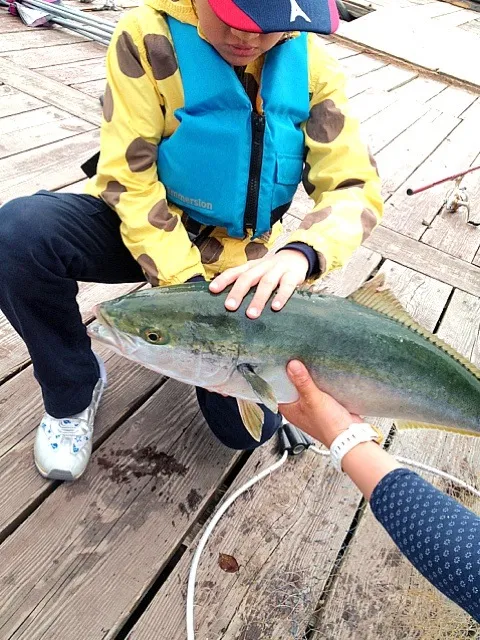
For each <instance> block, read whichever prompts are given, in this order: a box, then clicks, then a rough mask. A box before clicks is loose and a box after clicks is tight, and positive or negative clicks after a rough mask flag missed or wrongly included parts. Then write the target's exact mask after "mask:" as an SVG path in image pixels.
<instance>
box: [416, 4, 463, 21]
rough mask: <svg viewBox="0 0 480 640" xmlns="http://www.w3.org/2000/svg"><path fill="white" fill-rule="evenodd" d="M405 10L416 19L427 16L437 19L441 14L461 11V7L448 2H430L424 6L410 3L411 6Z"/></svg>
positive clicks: (422, 18)
mask: <svg viewBox="0 0 480 640" xmlns="http://www.w3.org/2000/svg"><path fill="white" fill-rule="evenodd" d="M403 11H404V12H405V13H406V14H408V15H410V16H412V18H414V19H415V20H424V19H425V18H432V19H436V18H438V17H439V16H445V15H449V14H452V13H454V14H455V13H459V11H460V9H459V8H458V7H455V6H453V5H448V4H446V3H439V2H429V3H428V4H424V5H422V6H418V5H417V6H415V5H410V6H409V7H405V8H404V9H403Z"/></svg>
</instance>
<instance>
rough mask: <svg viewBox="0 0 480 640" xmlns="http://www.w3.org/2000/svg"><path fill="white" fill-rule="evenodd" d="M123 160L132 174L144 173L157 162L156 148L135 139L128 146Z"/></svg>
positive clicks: (149, 143)
mask: <svg viewBox="0 0 480 640" xmlns="http://www.w3.org/2000/svg"><path fill="white" fill-rule="evenodd" d="M125 158H126V160H127V163H128V166H129V168H130V171H133V173H138V172H140V171H146V170H147V169H150V167H152V166H153V165H154V163H155V162H156V161H157V146H156V145H154V144H152V143H151V142H147V141H146V140H144V139H143V138H135V140H134V141H133V142H131V143H130V144H129V145H128V148H127V151H126V153H125Z"/></svg>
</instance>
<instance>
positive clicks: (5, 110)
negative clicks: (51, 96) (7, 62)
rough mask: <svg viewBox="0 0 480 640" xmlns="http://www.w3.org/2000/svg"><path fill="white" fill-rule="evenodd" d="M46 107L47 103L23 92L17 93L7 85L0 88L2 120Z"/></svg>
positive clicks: (0, 113) (0, 114) (0, 115)
mask: <svg viewBox="0 0 480 640" xmlns="http://www.w3.org/2000/svg"><path fill="white" fill-rule="evenodd" d="M45 106H46V103H45V102H42V101H41V100H38V98H33V97H32V96H29V95H28V94H26V93H23V92H22V91H17V90H16V89H13V88H12V87H10V86H9V85H7V84H3V85H1V86H0V118H5V117H7V116H11V115H14V114H16V113H23V112H24V111H32V109H38V108H39V107H45Z"/></svg>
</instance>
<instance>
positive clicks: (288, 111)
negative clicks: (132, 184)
mask: <svg viewBox="0 0 480 640" xmlns="http://www.w3.org/2000/svg"><path fill="white" fill-rule="evenodd" d="M168 23H169V27H170V31H171V34H172V38H173V41H174V45H175V51H176V54H177V59H178V64H179V68H180V73H181V76H182V83H183V90H184V94H185V106H184V107H183V108H181V109H177V110H176V111H175V116H176V117H177V119H178V120H179V122H180V124H179V126H178V127H177V129H176V131H175V132H174V133H173V134H172V135H171V136H170V137H169V138H166V139H164V140H163V141H162V142H161V143H160V145H159V150H158V174H159V179H160V180H161V182H163V184H164V185H165V188H166V190H167V198H168V200H169V201H170V202H172V203H174V204H176V205H178V206H179V207H181V208H182V210H183V211H185V212H186V213H187V215H189V216H190V217H192V218H193V219H194V220H196V221H197V222H199V223H200V224H204V225H213V226H220V227H226V229H227V232H228V234H229V235H230V236H232V237H235V238H243V237H244V236H245V233H246V231H247V230H252V231H253V232H254V237H258V236H260V235H262V234H263V233H265V232H267V231H269V230H270V229H271V227H272V225H273V224H274V223H275V222H276V221H277V220H279V219H280V218H281V217H282V215H283V214H284V213H285V212H286V211H287V210H288V208H289V206H290V203H291V201H292V199H293V196H294V195H295V191H296V189H297V187H298V184H299V182H300V180H301V175H302V170H303V159H304V134H303V131H302V130H301V128H300V125H301V124H302V123H303V122H304V121H305V120H306V119H307V118H308V114H309V94H308V60H307V36H306V34H302V35H300V36H299V37H298V38H294V39H292V40H289V41H287V42H285V43H284V44H281V45H280V46H277V47H274V48H273V49H271V50H270V51H269V52H268V53H267V55H266V61H265V64H264V68H263V72H262V80H261V88H260V90H261V96H262V100H263V108H264V114H265V115H264V116H263V115H259V114H257V113H255V112H254V111H253V109H252V103H251V101H250V99H249V98H248V96H247V94H246V92H245V90H244V88H243V86H242V85H241V83H240V81H239V79H238V77H237V75H236V73H235V70H234V69H233V67H232V66H231V65H229V64H228V63H227V62H226V61H225V60H223V58H222V57H221V56H220V55H219V54H218V53H217V52H216V51H215V49H214V48H213V47H212V46H211V45H210V44H208V43H207V42H206V41H204V40H203V39H202V38H200V37H199V36H198V32H197V29H196V28H195V27H193V26H191V25H187V24H184V23H181V22H179V21H177V20H175V19H174V18H170V17H169V18H168Z"/></svg>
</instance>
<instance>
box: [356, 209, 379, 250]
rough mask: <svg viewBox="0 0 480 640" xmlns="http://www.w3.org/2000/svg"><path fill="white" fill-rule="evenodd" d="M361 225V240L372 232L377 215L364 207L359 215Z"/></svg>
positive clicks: (363, 240) (376, 221)
mask: <svg viewBox="0 0 480 640" xmlns="http://www.w3.org/2000/svg"><path fill="white" fill-rule="evenodd" d="M360 219H361V221H362V227H363V236H362V242H365V240H366V239H367V238H368V236H369V235H370V234H371V233H372V231H373V230H374V229H375V227H376V226H377V224H378V220H377V216H376V215H375V214H374V213H373V211H371V210H370V209H364V210H363V211H362V215H361V218H360Z"/></svg>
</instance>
